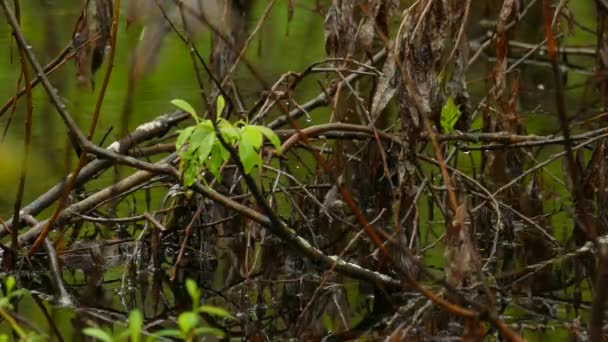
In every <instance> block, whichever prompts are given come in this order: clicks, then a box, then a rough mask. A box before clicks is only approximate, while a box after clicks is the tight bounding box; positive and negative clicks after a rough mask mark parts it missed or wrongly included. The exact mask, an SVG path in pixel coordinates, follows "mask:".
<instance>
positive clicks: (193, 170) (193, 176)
mask: <svg viewBox="0 0 608 342" xmlns="http://www.w3.org/2000/svg"><path fill="white" fill-rule="evenodd" d="M182 176H183V177H184V186H185V187H190V186H192V184H194V183H195V182H196V180H197V176H198V170H197V167H196V165H194V163H192V162H191V161H183V160H182Z"/></svg>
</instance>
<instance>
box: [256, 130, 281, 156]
mask: <svg viewBox="0 0 608 342" xmlns="http://www.w3.org/2000/svg"><path fill="white" fill-rule="evenodd" d="M255 127H257V129H258V130H259V131H260V132H262V134H264V136H266V138H267V139H268V140H269V141H270V142H271V143H272V144H273V145H274V148H275V149H276V150H277V153H279V154H280V153H281V139H279V137H278V136H277V135H276V133H275V132H274V131H273V130H271V129H270V128H268V127H265V126H255Z"/></svg>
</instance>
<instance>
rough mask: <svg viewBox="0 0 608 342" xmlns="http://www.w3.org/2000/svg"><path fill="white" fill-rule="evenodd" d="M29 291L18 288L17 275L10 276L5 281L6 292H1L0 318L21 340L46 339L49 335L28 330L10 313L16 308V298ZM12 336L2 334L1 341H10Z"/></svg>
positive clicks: (0, 335)
mask: <svg viewBox="0 0 608 342" xmlns="http://www.w3.org/2000/svg"><path fill="white" fill-rule="evenodd" d="M27 293H28V291H27V290H25V289H17V280H16V279H15V277H13V276H10V277H8V278H6V280H5V281H4V294H2V293H0V318H2V320H4V321H5V322H6V323H7V324H8V325H9V326H10V327H11V329H12V330H13V331H14V332H15V333H16V334H17V336H19V340H20V341H46V340H47V339H48V337H47V336H44V335H41V334H38V333H37V332H35V331H31V330H29V331H28V330H26V329H25V328H24V327H22V326H20V325H19V323H17V321H16V320H15V319H14V318H13V316H12V315H11V314H10V311H12V310H14V307H13V304H12V303H11V302H12V301H13V300H14V299H17V298H19V297H21V296H23V295H25V294H27ZM9 340H10V337H9V336H8V335H6V334H0V341H9Z"/></svg>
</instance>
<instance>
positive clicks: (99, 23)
mask: <svg viewBox="0 0 608 342" xmlns="http://www.w3.org/2000/svg"><path fill="white" fill-rule="evenodd" d="M112 11H113V4H112V1H111V0H90V1H87V3H86V6H85V8H84V9H83V13H82V14H81V16H80V18H79V19H78V22H77V23H76V29H75V30H74V34H73V36H72V45H73V46H74V48H75V49H79V50H78V51H77V52H76V55H75V58H74V60H75V62H76V78H77V81H78V85H79V86H80V87H83V88H87V89H90V90H92V89H93V87H94V83H93V74H94V73H95V71H97V69H99V67H100V66H101V65H102V64H103V59H104V56H105V53H106V49H107V48H108V47H109V45H110V38H111V37H110V35H111V30H112Z"/></svg>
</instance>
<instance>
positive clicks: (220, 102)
mask: <svg viewBox="0 0 608 342" xmlns="http://www.w3.org/2000/svg"><path fill="white" fill-rule="evenodd" d="M224 107H226V100H225V99H224V97H223V96H222V95H219V96H218V97H217V102H216V103H215V115H216V117H218V118H219V117H220V116H221V115H222V112H223V111H224Z"/></svg>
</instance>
